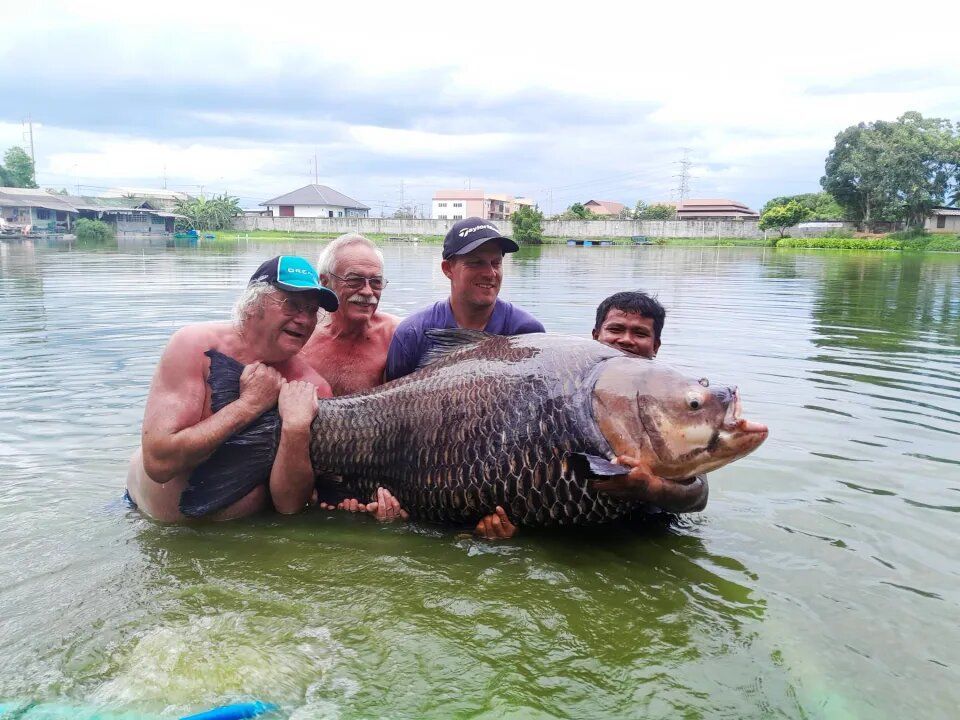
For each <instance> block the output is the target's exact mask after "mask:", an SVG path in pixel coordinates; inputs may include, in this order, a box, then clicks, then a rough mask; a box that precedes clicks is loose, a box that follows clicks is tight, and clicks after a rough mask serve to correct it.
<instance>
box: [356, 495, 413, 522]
mask: <svg viewBox="0 0 960 720" xmlns="http://www.w3.org/2000/svg"><path fill="white" fill-rule="evenodd" d="M367 512H368V513H370V514H371V515H373V516H374V517H375V518H376V519H377V520H378V521H379V522H393V521H394V520H406V519H407V518H409V517H410V515H409V514H408V513H407V511H406V510H404V509H403V508H402V507H400V501H399V500H397V499H396V498H395V497H394V496H393V493H391V492H390V491H389V490H387V489H386V488H377V499H376V500H374V501H373V502H370V503H367Z"/></svg>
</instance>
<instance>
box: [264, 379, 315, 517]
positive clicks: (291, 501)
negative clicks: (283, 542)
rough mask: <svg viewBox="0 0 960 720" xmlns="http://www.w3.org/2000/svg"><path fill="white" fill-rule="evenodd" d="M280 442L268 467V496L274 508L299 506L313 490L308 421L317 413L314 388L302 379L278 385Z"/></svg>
mask: <svg viewBox="0 0 960 720" xmlns="http://www.w3.org/2000/svg"><path fill="white" fill-rule="evenodd" d="M278 410H279V412H280V420H281V421H282V424H281V430H280V446H279V448H278V449H277V457H276V459H275V460H274V461H273V467H272V468H271V470H270V498H271V499H272V500H273V506H274V507H275V508H276V509H277V512H281V513H284V514H291V513H295V512H299V511H300V510H303V508H304V506H305V505H306V504H307V501H308V500H310V495H311V494H312V493H313V483H314V480H313V465H312V464H311V463H310V425H311V423H313V418H314V417H315V416H316V414H317V388H316V387H314V386H313V385H312V384H310V383H308V382H305V381H303V380H294V381H293V382H288V383H284V385H283V387H282V388H281V389H280V396H279V408H278Z"/></svg>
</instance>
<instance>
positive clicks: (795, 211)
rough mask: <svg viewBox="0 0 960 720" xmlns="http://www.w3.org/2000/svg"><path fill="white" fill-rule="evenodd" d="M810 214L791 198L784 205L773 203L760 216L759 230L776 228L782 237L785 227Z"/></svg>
mask: <svg viewBox="0 0 960 720" xmlns="http://www.w3.org/2000/svg"><path fill="white" fill-rule="evenodd" d="M809 216H810V211H809V210H807V208H805V207H803V205H801V204H800V203H798V202H797V201H795V200H791V201H790V202H788V203H787V204H786V205H774V206H773V207H772V208H770V209H769V210H767V211H766V212H765V213H763V214H762V215H761V216H760V224H759V227H760V229H761V230H769V229H771V228H776V229H777V230H779V231H780V237H783V235H784V233H785V232H786V230H787V228H789V227H793V226H794V225H796V224H797V223H801V222H803V221H804V220H806V219H807V218H808V217H809Z"/></svg>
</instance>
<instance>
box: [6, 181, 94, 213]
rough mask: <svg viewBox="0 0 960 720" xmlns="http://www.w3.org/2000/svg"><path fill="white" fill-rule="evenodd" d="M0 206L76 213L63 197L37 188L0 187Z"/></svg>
mask: <svg viewBox="0 0 960 720" xmlns="http://www.w3.org/2000/svg"><path fill="white" fill-rule="evenodd" d="M0 206H3V207H39V208H46V209H48V210H60V211H64V212H73V213H75V212H77V209H76V208H75V207H74V206H73V205H71V204H70V203H69V202H68V201H67V199H66V198H65V197H64V196H63V195H55V194H53V193H48V192H47V191H46V190H38V189H37V188H11V187H0Z"/></svg>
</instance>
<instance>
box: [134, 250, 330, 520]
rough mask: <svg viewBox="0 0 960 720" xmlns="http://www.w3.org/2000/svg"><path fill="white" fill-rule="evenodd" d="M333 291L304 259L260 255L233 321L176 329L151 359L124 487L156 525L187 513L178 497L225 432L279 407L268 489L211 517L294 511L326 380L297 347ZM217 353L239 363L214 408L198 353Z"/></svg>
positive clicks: (308, 478) (302, 493) (307, 479)
mask: <svg viewBox="0 0 960 720" xmlns="http://www.w3.org/2000/svg"><path fill="white" fill-rule="evenodd" d="M337 306H338V301H337V296H336V295H335V294H334V293H333V292H331V291H330V290H328V289H327V288H324V287H321V286H320V285H319V283H318V278H317V275H316V272H315V271H314V270H313V268H312V267H311V266H310V263H308V262H307V261H306V260H304V259H303V258H299V257H293V256H289V255H286V256H279V257H275V258H273V259H271V260H268V261H266V262H265V263H263V265H261V266H260V267H259V268H258V269H257V271H256V272H255V273H254V274H253V277H251V279H250V283H249V284H248V285H247V288H246V290H245V291H244V293H243V295H242V296H241V297H240V299H239V300H238V301H237V304H236V306H235V307H234V319H233V322H232V323H225V322H210V323H197V324H194V325H188V326H186V327H184V328H181V329H180V330H178V331H177V332H175V333H174V334H173V336H172V337H171V338H170V342H169V343H168V344H167V347H166V349H165V350H164V352H163V356H162V357H161V358H160V363H159V364H158V365H157V369H156V372H155V373H154V376H153V382H152V383H151V385H150V393H149V395H148V396H147V405H146V410H145V411H144V417H143V433H142V441H141V442H142V445H141V447H140V449H138V450H137V452H136V453H135V454H134V456H133V458H132V459H131V462H130V469H129V471H128V473H127V493H128V494H129V496H130V499H131V500H132V501H133V503H135V504H136V505H137V507H139V508H140V509H141V510H142V511H143V512H144V513H146V514H147V515H149V516H150V517H152V518H155V519H157V520H161V521H163V522H177V521H181V520H184V519H185V517H184V515H183V514H182V513H181V511H180V507H179V504H180V494H181V493H182V492H183V490H184V489H185V488H186V487H187V481H188V479H189V477H190V473H191V472H192V471H193V469H194V468H196V467H197V466H198V465H200V464H201V463H202V462H203V461H204V460H206V459H207V458H208V457H210V455H211V454H212V453H213V452H214V451H215V450H216V449H217V448H218V447H219V446H220V445H221V444H222V443H223V442H224V441H225V440H226V439H227V438H229V437H230V436H231V435H232V434H234V433H235V432H237V431H238V430H241V429H243V428H244V427H246V426H247V425H249V424H250V423H251V422H252V421H253V420H254V419H256V418H257V417H259V416H260V415H261V414H262V413H263V412H264V411H266V410H268V409H270V408H272V407H273V406H274V405H278V404H279V412H280V417H281V419H282V421H283V428H282V431H281V437H280V447H279V452H278V453H277V457H276V460H275V461H274V464H273V469H272V472H271V475H270V481H269V488H268V487H266V486H260V487H257V488H256V489H255V490H253V491H251V492H250V493H249V494H247V496H246V497H243V498H241V499H240V500H238V501H236V502H234V503H233V504H231V505H229V506H227V507H224V508H220V509H219V510H218V511H217V512H215V513H213V514H211V515H209V516H208V517H209V518H211V519H214V520H229V519H232V518H238V517H242V516H245V515H250V514H251V513H254V512H257V511H259V510H261V509H263V508H266V507H268V506H269V505H270V503H271V501H272V503H273V506H274V507H275V508H276V509H277V510H278V511H279V512H282V513H294V512H298V511H299V510H301V509H302V508H303V507H304V506H305V505H306V503H307V501H308V500H309V499H310V495H311V493H312V492H313V483H314V478H313V469H312V467H311V465H310V458H309V452H308V446H309V429H310V423H311V422H312V420H313V417H314V415H315V414H316V406H317V396H318V395H319V396H321V397H329V396H330V387H329V385H328V384H327V382H326V381H325V380H324V379H323V378H322V377H321V376H320V375H319V374H318V373H317V372H315V371H314V370H313V369H312V368H310V366H309V365H308V364H307V363H305V362H304V361H303V359H302V358H300V357H299V356H298V355H297V353H299V352H300V350H301V349H302V348H303V346H304V344H305V343H306V342H307V340H308V339H309V337H310V334H311V333H312V332H313V329H314V327H315V326H316V323H317V312H318V311H319V309H320V308H321V307H322V308H323V309H325V310H328V311H330V312H333V311H334V310H336V309H337ZM210 349H214V350H218V351H220V352H222V353H224V354H225V355H229V356H230V357H232V358H234V359H236V360H238V361H239V362H241V363H244V365H245V366H246V367H245V368H244V370H243V374H242V375H241V377H240V397H239V399H237V400H236V401H235V402H232V403H230V404H229V405H227V406H226V407H224V408H223V409H222V410H220V411H219V412H217V413H213V412H211V408H210V390H209V387H208V386H207V374H208V372H209V369H210V361H209V359H208V358H207V356H206V355H204V353H205V352H206V351H207V350H210Z"/></svg>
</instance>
